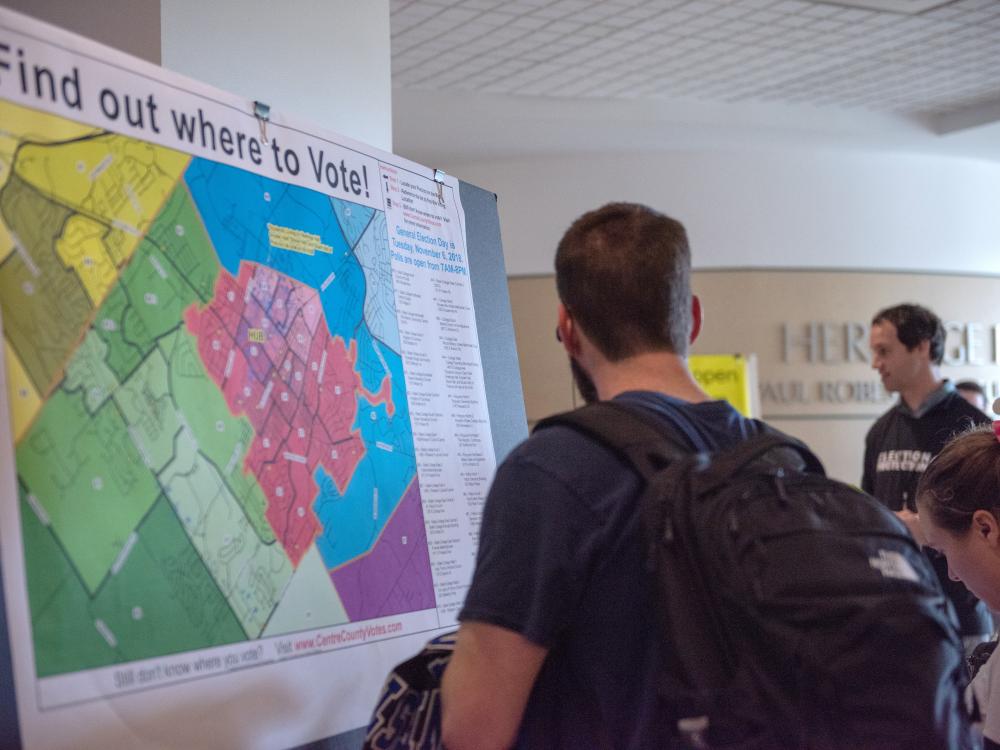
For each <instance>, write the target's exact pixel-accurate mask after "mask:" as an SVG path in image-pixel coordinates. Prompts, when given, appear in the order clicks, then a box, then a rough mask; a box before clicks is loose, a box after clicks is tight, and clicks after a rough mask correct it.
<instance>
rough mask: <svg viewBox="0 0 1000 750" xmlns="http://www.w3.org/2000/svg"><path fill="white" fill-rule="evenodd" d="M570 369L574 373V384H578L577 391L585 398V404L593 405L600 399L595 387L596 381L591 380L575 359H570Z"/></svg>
mask: <svg viewBox="0 0 1000 750" xmlns="http://www.w3.org/2000/svg"><path fill="white" fill-rule="evenodd" d="M569 368H570V370H572V371H573V382H574V383H576V389H577V390H578V391H580V395H581V396H583V400H584V403H587V404H592V403H594V402H595V401H599V400H600V399H599V398H598V397H597V386H595V385H594V381H593V380H592V379H591V377H590V375H588V374H587V372H586V371H585V370H584V369H583V368H582V367H580V363H579V362H577V361H576V360H575V359H574V358H573V357H570V358H569Z"/></svg>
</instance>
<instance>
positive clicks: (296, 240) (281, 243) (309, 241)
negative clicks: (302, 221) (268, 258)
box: [267, 224, 333, 255]
mask: <svg viewBox="0 0 1000 750" xmlns="http://www.w3.org/2000/svg"><path fill="white" fill-rule="evenodd" d="M267 238H268V241H269V242H270V243H271V247H276V248H278V249H279V250H291V251H292V252H293V253H302V254H303V255H315V254H316V253H317V252H321V253H333V248H332V247H330V246H329V245H324V244H323V243H322V242H320V237H319V235H318V234H310V233H309V232H303V231H302V230H301V229H292V228H291V227H283V226H281V225H280V224H268V225H267Z"/></svg>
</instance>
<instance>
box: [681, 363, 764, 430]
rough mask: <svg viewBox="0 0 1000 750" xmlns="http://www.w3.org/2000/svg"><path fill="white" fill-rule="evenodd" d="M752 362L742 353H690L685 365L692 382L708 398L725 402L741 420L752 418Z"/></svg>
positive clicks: (753, 413)
mask: <svg viewBox="0 0 1000 750" xmlns="http://www.w3.org/2000/svg"><path fill="white" fill-rule="evenodd" d="M755 365H756V362H755V360H754V358H753V357H752V356H751V357H745V356H743V355H742V354H692V355H691V356H690V357H688V366H689V367H690V368H691V372H692V373H693V374H694V379H695V380H697V381H698V385H700V386H701V387H702V388H703V389H705V391H706V392H707V393H708V395H709V396H711V397H712V398H718V399H722V400H724V401H728V402H729V403H730V404H732V405H733V408H734V409H736V411H738V412H739V413H740V414H742V415H743V416H745V417H753V416H756V413H755V412H756V411H757V410H756V409H755V408H754V399H753V390H754V388H755V387H756V386H755V383H756V366H755Z"/></svg>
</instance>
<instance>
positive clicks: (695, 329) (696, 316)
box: [688, 294, 702, 344]
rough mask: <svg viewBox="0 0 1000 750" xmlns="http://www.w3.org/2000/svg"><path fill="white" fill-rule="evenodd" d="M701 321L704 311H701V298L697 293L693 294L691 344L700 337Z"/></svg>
mask: <svg viewBox="0 0 1000 750" xmlns="http://www.w3.org/2000/svg"><path fill="white" fill-rule="evenodd" d="M701 322H702V312H701V300H700V299H698V295H697V294H692V295H691V340H690V341H689V342H688V343H689V344H693V343H694V340H695V339H696V338H698V334H699V333H701Z"/></svg>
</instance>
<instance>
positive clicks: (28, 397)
mask: <svg viewBox="0 0 1000 750" xmlns="http://www.w3.org/2000/svg"><path fill="white" fill-rule="evenodd" d="M3 349H4V352H3V353H4V360H5V361H6V362H7V392H8V394H10V411H11V417H12V420H13V427H14V442H15V443H17V442H18V441H19V440H20V439H21V435H23V434H24V431H25V430H26V429H28V426H29V425H30V424H31V422H32V420H33V419H34V418H35V414H37V413H38V410H39V409H40V408H41V407H42V399H41V398H39V396H38V392H37V391H36V390H35V386H33V385H32V384H31V378H29V377H28V373H27V372H25V369H24V365H22V364H21V360H20V359H18V356H17V354H16V353H15V352H14V350H13V349H12V348H11V345H10V344H9V343H8V342H7V340H6V339H5V340H4V342H3Z"/></svg>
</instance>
